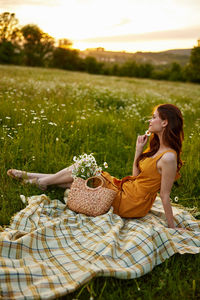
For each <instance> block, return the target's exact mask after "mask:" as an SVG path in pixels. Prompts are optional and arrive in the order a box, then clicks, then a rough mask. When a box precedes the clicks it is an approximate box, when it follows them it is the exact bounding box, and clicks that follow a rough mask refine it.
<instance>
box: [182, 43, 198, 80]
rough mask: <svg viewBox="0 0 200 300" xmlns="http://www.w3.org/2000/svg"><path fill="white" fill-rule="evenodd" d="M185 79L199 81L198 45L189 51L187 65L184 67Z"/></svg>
mask: <svg viewBox="0 0 200 300" xmlns="http://www.w3.org/2000/svg"><path fill="white" fill-rule="evenodd" d="M185 74H186V79H188V80H189V81H192V82H198V83H200V47H194V48H193V49H192V51H191V55H190V61H189V65H188V66H187V67H186V68H185Z"/></svg>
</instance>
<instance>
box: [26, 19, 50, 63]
mask: <svg viewBox="0 0 200 300" xmlns="http://www.w3.org/2000/svg"><path fill="white" fill-rule="evenodd" d="M21 31H22V34H23V36H24V54H25V64H26V65H28V66H48V65H49V63H50V61H51V59H52V54H53V49H54V38H52V37H51V36H50V35H48V34H47V33H44V32H43V31H42V30H41V29H40V28H39V27H38V26H37V25H30V24H28V25H26V26H24V27H23V28H22V29H21Z"/></svg>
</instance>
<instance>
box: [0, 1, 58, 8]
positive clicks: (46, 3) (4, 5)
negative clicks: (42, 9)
mask: <svg viewBox="0 0 200 300" xmlns="http://www.w3.org/2000/svg"><path fill="white" fill-rule="evenodd" d="M59 3H60V0H0V6H1V9H4V8H9V7H11V8H13V7H20V6H22V5H24V6H56V5H58V4H59Z"/></svg>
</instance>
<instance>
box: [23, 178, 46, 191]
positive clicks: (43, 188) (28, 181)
mask: <svg viewBox="0 0 200 300" xmlns="http://www.w3.org/2000/svg"><path fill="white" fill-rule="evenodd" d="M23 183H24V184H27V183H29V184H32V185H34V186H36V187H38V188H39V189H40V190H42V191H45V190H46V189H47V186H46V185H42V184H40V183H39V180H38V178H33V179H24V180H23Z"/></svg>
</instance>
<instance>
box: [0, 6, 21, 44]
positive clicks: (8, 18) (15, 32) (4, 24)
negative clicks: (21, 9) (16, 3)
mask: <svg viewBox="0 0 200 300" xmlns="http://www.w3.org/2000/svg"><path fill="white" fill-rule="evenodd" d="M17 25H18V20H17V19H16V17H15V14H14V13H12V14H11V13H9V12H4V13H2V14H0V42H4V41H10V42H12V43H17V42H19V41H21V38H22V35H21V32H20V29H19V28H18V27H17Z"/></svg>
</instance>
